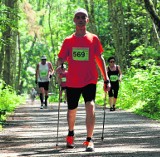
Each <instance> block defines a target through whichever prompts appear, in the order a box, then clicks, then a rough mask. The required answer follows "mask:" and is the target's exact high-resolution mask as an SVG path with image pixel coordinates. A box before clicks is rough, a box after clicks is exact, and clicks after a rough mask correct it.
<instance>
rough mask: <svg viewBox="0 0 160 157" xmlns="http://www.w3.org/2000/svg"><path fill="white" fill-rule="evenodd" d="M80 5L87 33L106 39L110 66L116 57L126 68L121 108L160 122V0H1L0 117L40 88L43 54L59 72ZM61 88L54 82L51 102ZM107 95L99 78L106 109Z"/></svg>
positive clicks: (101, 102)
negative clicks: (59, 57)
mask: <svg viewBox="0 0 160 157" xmlns="http://www.w3.org/2000/svg"><path fill="white" fill-rule="evenodd" d="M79 7H81V8H85V9H86V10H87V11H88V14H89V23H88V25H87V30H88V31H89V32H92V33H94V34H96V35H97V36H98V37H99V38H100V40H101V43H102V45H103V48H104V53H103V56H104V58H105V60H106V65H107V64H108V63H107V59H108V57H110V56H115V57H116V64H118V65H120V67H121V70H122V74H123V78H122V82H121V85H120V91H119V97H118V102H117V106H118V107H119V108H120V109H127V110H130V111H133V112H135V113H137V114H141V115H144V116H147V117H149V118H153V119H158V120H159V119H160V66H159V65H160V37H159V36H160V0H58V1H57V0H0V15H1V16H0V94H1V97H0V113H2V111H12V110H13V109H14V107H15V106H16V105H15V104H17V103H20V102H21V101H24V98H23V95H24V94H27V93H29V91H30V90H31V88H32V87H35V88H37V87H36V84H35V68H36V64H37V63H38V62H39V61H40V57H41V56H42V55H46V56H47V58H48V61H51V62H52V64H53V67H54V69H56V60H57V54H58V53H59V50H60V48H61V45H62V42H63V40H64V39H65V38H66V37H67V36H68V35H70V34H72V33H73V32H74V29H75V26H74V23H73V15H74V12H75V10H76V9H77V8H79ZM57 86H58V85H57V83H56V81H55V79H54V78H53V79H52V81H51V86H50V92H52V93H54V96H53V97H52V98H50V101H56V100H57V97H58V96H57V93H58V87H57ZM102 92H103V90H102V78H101V76H99V82H98V90H97V96H96V100H97V104H101V105H103V100H102V98H101V95H102ZM0 115H1V114H0ZM0 118H1V119H2V118H3V117H2V116H1V117H0Z"/></svg>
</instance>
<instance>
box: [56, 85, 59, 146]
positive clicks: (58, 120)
mask: <svg viewBox="0 0 160 157" xmlns="http://www.w3.org/2000/svg"><path fill="white" fill-rule="evenodd" d="M59 114H60V85H59V98H58V120H57V143H56V148H57V147H58V132H59Z"/></svg>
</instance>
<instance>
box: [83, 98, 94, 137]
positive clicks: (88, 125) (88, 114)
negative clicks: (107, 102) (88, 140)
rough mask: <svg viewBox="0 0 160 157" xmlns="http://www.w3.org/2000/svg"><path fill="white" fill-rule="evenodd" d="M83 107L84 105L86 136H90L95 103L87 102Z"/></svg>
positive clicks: (92, 128) (91, 134) (92, 127)
mask: <svg viewBox="0 0 160 157" xmlns="http://www.w3.org/2000/svg"><path fill="white" fill-rule="evenodd" d="M85 107H86V128H87V137H92V136H93V130H94V124H95V104H94V102H93V101H91V102H87V103H86V105H85Z"/></svg>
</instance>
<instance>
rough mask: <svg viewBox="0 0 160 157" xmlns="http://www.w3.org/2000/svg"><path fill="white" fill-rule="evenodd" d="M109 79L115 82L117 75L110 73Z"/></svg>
mask: <svg viewBox="0 0 160 157" xmlns="http://www.w3.org/2000/svg"><path fill="white" fill-rule="evenodd" d="M110 80H111V81H112V82H116V81H117V80H118V76H117V75H111V76H110Z"/></svg>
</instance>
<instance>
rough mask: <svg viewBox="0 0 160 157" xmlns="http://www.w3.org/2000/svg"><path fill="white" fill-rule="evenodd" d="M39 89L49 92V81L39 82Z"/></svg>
mask: <svg viewBox="0 0 160 157" xmlns="http://www.w3.org/2000/svg"><path fill="white" fill-rule="evenodd" d="M38 86H39V88H44V89H45V90H48V88H49V81H48V82H38Z"/></svg>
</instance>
